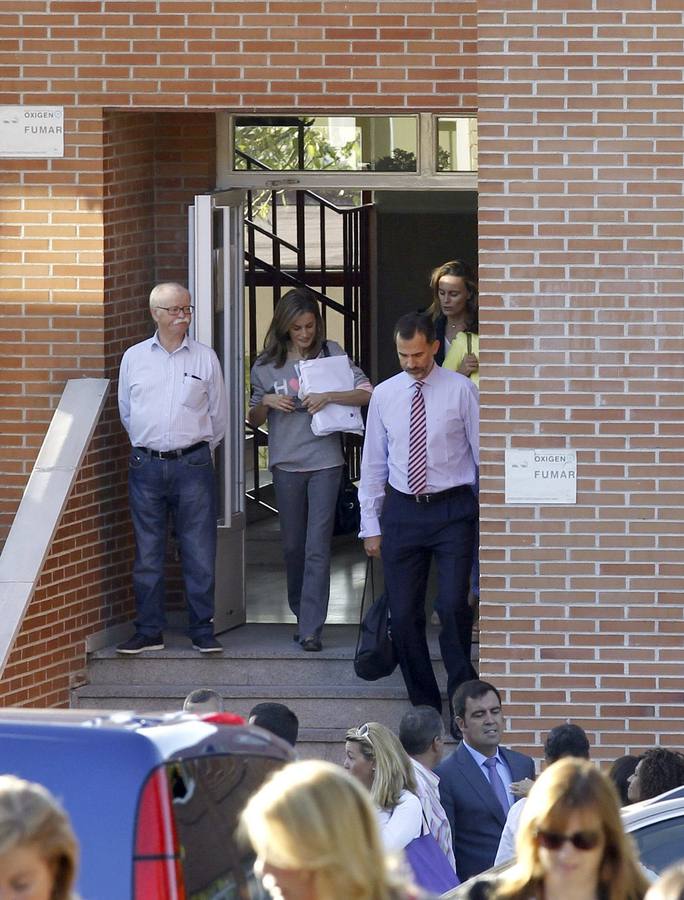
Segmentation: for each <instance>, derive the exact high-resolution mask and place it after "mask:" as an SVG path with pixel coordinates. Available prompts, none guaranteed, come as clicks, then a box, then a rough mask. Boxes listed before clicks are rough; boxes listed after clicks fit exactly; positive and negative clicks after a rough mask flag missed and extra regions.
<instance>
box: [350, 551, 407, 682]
mask: <svg viewBox="0 0 684 900" xmlns="http://www.w3.org/2000/svg"><path fill="white" fill-rule="evenodd" d="M369 581H370V585H371V590H370V596H371V597H373V596H375V585H374V581H373V560H372V559H371V558H370V557H369V559H368V562H367V563H366V578H365V581H364V584H363V596H362V597H361V614H360V616H359V633H358V637H357V639H356V651H355V652H354V671H355V672H356V674H357V675H358V677H359V678H363V680H364V681H377V679H378V678H386V677H387V676H388V675H391V674H392V672H394V670H395V669H396V667H397V663H398V662H399V660H398V658H397V651H396V649H395V646H394V644H393V643H392V631H391V621H390V611H389V603H388V601H387V595H386V594H384V593H382V594H381V595H380V596H379V597H378V598H377V600H373V602H372V603H371V604H370V606H369V607H368V611H367V612H366V615H365V616H364V614H363V608H364V601H365V599H366V593H367V591H368V583H369Z"/></svg>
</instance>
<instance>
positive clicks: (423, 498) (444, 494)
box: [388, 484, 471, 503]
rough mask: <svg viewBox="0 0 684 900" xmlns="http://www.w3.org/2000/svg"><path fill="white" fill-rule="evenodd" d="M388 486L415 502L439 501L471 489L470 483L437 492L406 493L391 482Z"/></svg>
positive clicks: (395, 492)
mask: <svg viewBox="0 0 684 900" xmlns="http://www.w3.org/2000/svg"><path fill="white" fill-rule="evenodd" d="M388 487H389V489H390V490H391V491H392V493H393V494H399V496H400V497H405V498H406V499H407V500H412V501H413V502H414V503H439V501H440V500H446V499H447V498H448V497H455V496H456V495H457V494H462V493H463V492H464V491H469V490H471V488H470V485H469V484H459V485H457V486H456V487H452V488H447V489H446V491H437V493H436V494H405V493H404V492H403V491H398V490H397V489H396V488H394V487H392V485H391V484H390V485H388Z"/></svg>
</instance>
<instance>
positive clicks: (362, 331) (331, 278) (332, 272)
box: [236, 150, 373, 509]
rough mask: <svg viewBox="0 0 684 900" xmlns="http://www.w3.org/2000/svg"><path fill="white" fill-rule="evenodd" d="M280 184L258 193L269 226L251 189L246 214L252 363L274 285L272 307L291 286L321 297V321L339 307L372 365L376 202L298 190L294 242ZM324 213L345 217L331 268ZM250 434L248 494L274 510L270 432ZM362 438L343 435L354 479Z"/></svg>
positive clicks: (360, 353)
mask: <svg viewBox="0 0 684 900" xmlns="http://www.w3.org/2000/svg"><path fill="white" fill-rule="evenodd" d="M236 155H238V156H239V157H240V158H241V159H244V160H245V161H246V163H247V168H248V169H250V168H254V169H259V170H262V171H273V170H272V169H271V168H270V167H269V166H267V165H264V164H263V163H261V162H259V161H258V160H256V159H254V158H253V157H250V156H249V155H248V154H246V153H243V152H242V151H239V150H236ZM282 190H283V188H282V187H274V188H273V189H271V190H265V191H262V192H260V193H261V194H262V195H263V194H266V195H270V196H269V198H268V205H269V208H270V213H271V223H270V224H271V227H270V229H269V228H266V227H265V226H264V225H263V224H260V223H259V222H258V221H256V218H257V217H256V215H255V208H256V201H255V196H254V192H253V191H248V192H247V207H246V216H245V228H246V232H247V234H246V241H245V262H246V270H245V287H246V289H247V298H248V313H247V318H248V325H249V357H250V364H253V362H254V360H255V359H256V357H257V355H258V352H259V349H260V348H259V347H258V346H257V288H258V287H270V288H271V290H272V297H273V307H274V308H275V305H276V303H277V302H278V300H279V299H280V297H281V294H282V293H283V289H289V288H293V287H306V288H307V289H308V290H310V291H311V292H312V293H313V294H314V295H315V296H316V297H317V299H318V301H319V302H320V304H321V314H322V316H323V321H324V322H326V323H327V318H328V313H329V312H331V311H332V312H335V313H338V314H339V315H341V316H342V317H343V333H344V348H345V350H346V351H347V353H348V354H349V356H350V357H351V358H352V359H353V360H354V361H355V362H356V363H358V364H359V365H361V367H362V368H363V369H364V370H366V371H369V370H370V359H369V357H370V335H369V332H370V328H369V305H370V304H369V297H370V285H369V277H368V271H369V260H368V245H369V240H368V236H369V227H370V219H369V215H370V211H371V209H372V208H373V204H372V203H362V204H360V205H359V206H338V205H337V204H335V203H332V202H331V201H330V200H328V199H327V198H326V197H322V196H320V195H319V194H316V193H315V192H314V191H311V190H295V192H294V193H295V222H296V237H295V241H294V242H293V241H291V240H287V239H286V238H284V237H282V235H280V234H278V195H279V194H280V193H281V192H282ZM307 205H309V206H311V205H313V206H317V207H318V211H319V212H318V217H317V219H318V235H317V237H318V245H319V246H320V258H319V259H318V260H317V262H316V264H314V263H312V261H311V260H310V258H307V233H306V231H307V229H306V216H305V207H306V206H307ZM326 212H330V213H332V214H334V215H338V216H341V217H342V265H341V266H336V267H333V266H331V265H330V264H329V261H328V251H329V250H330V242H329V240H328V229H327V225H326ZM257 235H260V236H261V237H262V238H265V239H266V240H267V241H270V245H271V262H268V261H267V260H265V259H263V258H262V257H261V256H259V255H258V253H257V246H256V244H257ZM282 251H289V253H290V254H293V256H294V260H295V263H294V265H291V266H289V267H288V266H284V265H283V262H282V256H283V252H282ZM331 287H338V288H341V289H342V302H341V303H340V302H339V300H336V299H335V298H334V297H332V296H331V295H330V294H329V293H328V290H329V289H330V288H331ZM247 428H248V436H249V437H250V439H251V443H252V460H253V462H252V469H253V478H254V487H253V489H252V490H251V491H249V490H248V491H247V492H246V493H247V496H248V497H249V498H250V499H252V500H255V501H256V502H257V503H260V504H261V505H263V506H265V507H267V508H268V509H272V508H273V507H272V506H271V504H270V503H268V502H267V501H266V500H265V499H264V497H263V491H262V487H261V485H260V479H259V451H260V448H261V447H263V446H264V445H265V442H266V441H265V435H266V433H265V432H263V431H260V430H258V429H253V428H252V427H251V426H250V425H249V424H248V425H247ZM359 448H360V443H359V442H358V441H353V440H345V455H346V457H347V461H348V463H349V465H350V471H351V474H352V477H353V478H356V477H358V472H359V467H360V449H359Z"/></svg>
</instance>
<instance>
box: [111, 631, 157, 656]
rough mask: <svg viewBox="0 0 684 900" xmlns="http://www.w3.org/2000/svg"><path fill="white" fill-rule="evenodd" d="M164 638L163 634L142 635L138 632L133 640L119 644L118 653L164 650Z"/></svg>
mask: <svg viewBox="0 0 684 900" xmlns="http://www.w3.org/2000/svg"><path fill="white" fill-rule="evenodd" d="M163 649H164V636H163V635H162V634H140V633H139V632H137V631H136V633H135V634H134V635H133V637H132V638H129V639H128V640H127V641H124V642H123V644H119V646H118V647H117V648H116V652H117V653H128V654H133V653H142V652H143V650H163Z"/></svg>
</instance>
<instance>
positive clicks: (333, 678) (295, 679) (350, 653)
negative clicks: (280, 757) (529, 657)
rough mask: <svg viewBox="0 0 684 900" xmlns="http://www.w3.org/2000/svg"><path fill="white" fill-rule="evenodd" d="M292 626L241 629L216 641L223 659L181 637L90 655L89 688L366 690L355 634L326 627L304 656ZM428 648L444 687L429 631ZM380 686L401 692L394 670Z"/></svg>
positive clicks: (433, 636) (434, 638)
mask: <svg viewBox="0 0 684 900" xmlns="http://www.w3.org/2000/svg"><path fill="white" fill-rule="evenodd" d="M292 631H293V629H292V626H288V625H243V626H242V627H240V628H236V629H235V630H233V631H229V632H226V633H225V634H223V635H220V636H219V640H220V641H221V643H222V644H223V647H224V652H223V653H222V654H206V655H201V654H199V653H198V652H197V651H196V650H193V649H192V647H191V645H190V642H189V640H188V639H187V638H185V637H184V636H182V635H180V634H177V633H174V632H171V633H167V634H166V635H165V645H166V647H165V649H164V650H155V651H145V652H143V653H140V654H138V655H136V656H120V655H119V654H117V653H116V651H115V649H114V648H113V647H110V648H107V649H105V650H98V651H97V652H95V653H93V654H92V655H91V657H90V660H89V665H88V679H89V681H90V683H91V684H96V683H97V684H120V685H123V686H127V685H132V684H147V685H151V684H161V685H163V684H191V685H192V684H195V685H197V684H209V683H218V684H223V685H228V684H230V685H236V686H237V685H249V684H252V685H257V684H260V685H267V684H270V685H279V684H282V683H283V682H287V683H288V684H291V685H294V684H300V685H307V686H309V685H317V684H346V685H349V686H354V687H356V686H360V685H363V684H367V683H368V682H363V681H361V680H360V679H359V678H357V676H356V673H355V672H354V667H353V657H354V649H355V644H356V629H355V628H354V626H350V625H331V626H329V627H328V628H326V630H325V632H324V634H323V650H322V651H321V652H320V653H306V652H305V651H304V650H302V648H301V647H300V646H299V645H298V644H295V643H294V642H293V640H292ZM429 634H430V637H429V643H430V650H431V656H432V660H433V666H434V669H435V675H436V677H437V680H438V682H439V683H440V684H443V685H445V684H446V674H445V671H444V666H443V663H442V660H441V657H440V654H439V647H438V642H437V631H436V629H429ZM382 682H383V683H384V684H391V685H394V686H397V687H400V686H403V683H404V682H403V679H402V677H401V672H400V671H399V669H396V670H395V672H394V673H393V674H392V675H390V676H389V677H388V678H385V679H382Z"/></svg>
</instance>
